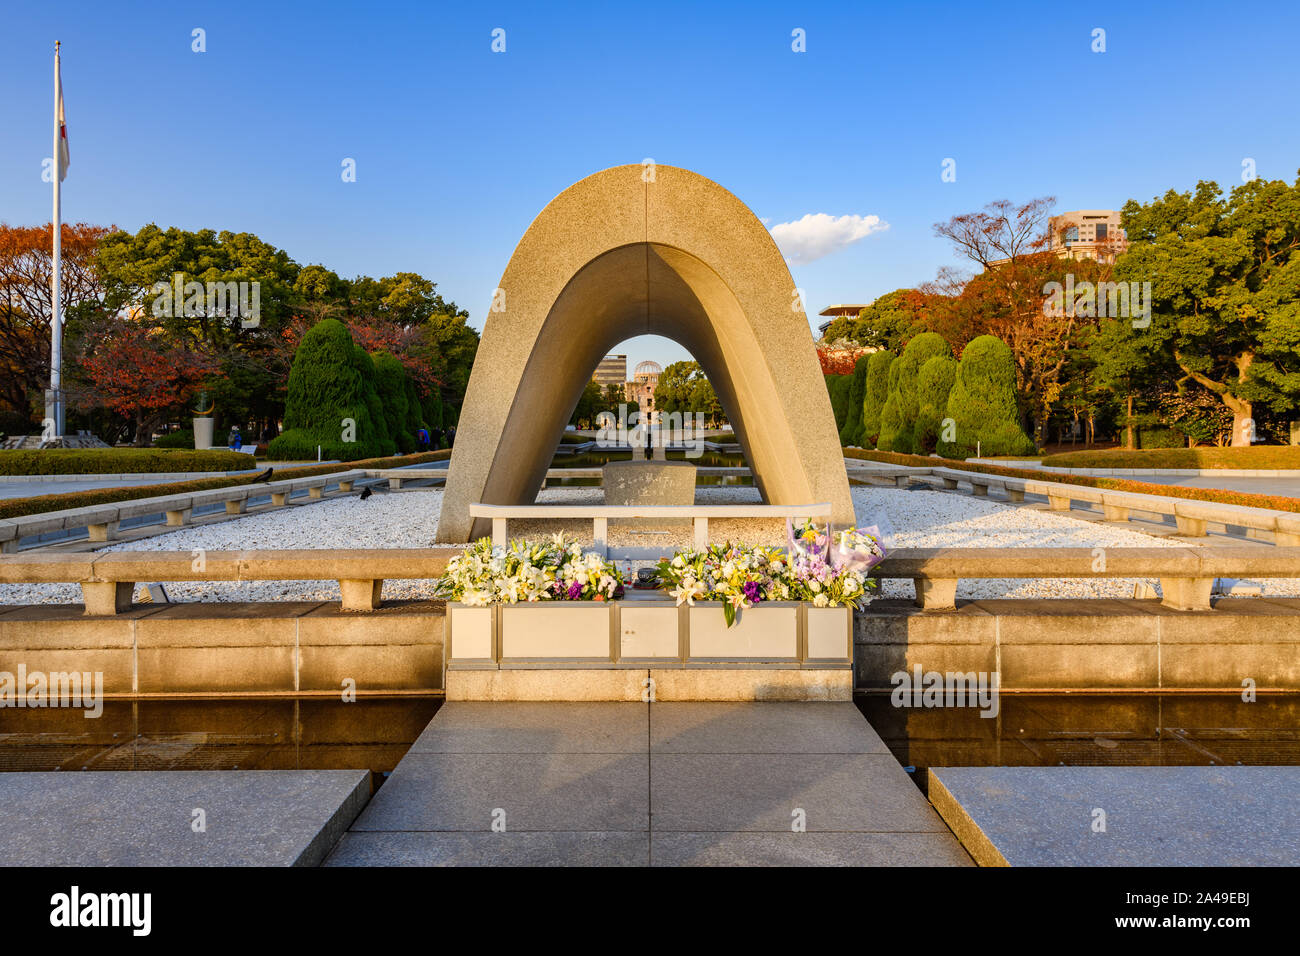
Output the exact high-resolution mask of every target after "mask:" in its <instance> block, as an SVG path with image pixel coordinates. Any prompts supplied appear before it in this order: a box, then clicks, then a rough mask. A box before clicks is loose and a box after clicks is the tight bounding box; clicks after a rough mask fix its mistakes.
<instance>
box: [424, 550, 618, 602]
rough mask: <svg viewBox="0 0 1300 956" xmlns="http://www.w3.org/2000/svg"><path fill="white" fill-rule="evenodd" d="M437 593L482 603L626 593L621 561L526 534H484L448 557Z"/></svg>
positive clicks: (599, 597) (593, 597) (584, 598)
mask: <svg viewBox="0 0 1300 956" xmlns="http://www.w3.org/2000/svg"><path fill="white" fill-rule="evenodd" d="M435 593H436V594H437V595H438V596H439V597H442V598H445V599H446V600H450V601H459V602H461V603H464V604H470V605H476V606H482V605H486V604H517V603H520V602H531V601H605V600H610V599H614V598H619V597H622V595H623V580H622V577H621V576H620V575H619V571H618V566H617V565H615V564H614V562H612V561H607V560H606V559H605V558H603V557H601V556H600V555H599V554H596V553H595V552H594V551H589V552H585V553H584V552H583V550H582V546H581V545H579V544H578V543H577V542H570V541H567V540H566V539H565V537H564V536H563V535H555V536H553V537H551V538H549V539H548V540H546V541H544V542H540V543H533V542H529V541H525V540H523V539H515V540H512V541H511V542H510V543H509V544H508V545H506V546H504V547H503V546H500V545H497V546H493V544H492V540H491V539H490V538H480V539H479V540H478V541H476V542H475V543H474V544H472V545H470V546H469V547H468V548H466V549H465V550H464V551H463V552H462V553H460V554H458V555H457V556H456V557H454V558H452V559H451V560H450V561H449V562H447V570H446V571H445V572H444V573H443V576H442V577H441V578H439V579H438V584H437V585H436V587H435Z"/></svg>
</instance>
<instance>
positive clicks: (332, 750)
mask: <svg viewBox="0 0 1300 956" xmlns="http://www.w3.org/2000/svg"><path fill="white" fill-rule="evenodd" d="M441 704H442V698H439V697H375V698H366V697H362V698H359V699H358V700H357V701H356V702H355V703H343V702H342V701H340V700H338V699H337V698H333V699H316V698H306V699H297V700H292V699H282V698H277V699H247V698H246V699H239V700H117V701H114V700H107V701H105V702H104V713H103V715H102V716H101V717H99V718H98V719H87V718H85V717H84V716H82V714H83V712H82V711H81V710H71V709H52V710H45V709H41V710H29V709H21V710H19V709H10V708H6V709H5V710H3V711H0V771H7V770H45V771H48V770H335V769H337V770H343V769H358V770H371V771H376V772H385V771H389V770H392V769H393V767H395V766H396V765H397V762H398V761H399V760H401V759H402V755H403V754H405V753H406V751H407V750H408V749H409V748H410V746H411V744H412V743H413V742H414V741H415V738H416V737H418V736H419V735H420V731H422V730H424V728H425V725H427V724H428V723H429V721H430V720H432V719H433V715H434V714H435V713H437V711H438V708H439V706H441Z"/></svg>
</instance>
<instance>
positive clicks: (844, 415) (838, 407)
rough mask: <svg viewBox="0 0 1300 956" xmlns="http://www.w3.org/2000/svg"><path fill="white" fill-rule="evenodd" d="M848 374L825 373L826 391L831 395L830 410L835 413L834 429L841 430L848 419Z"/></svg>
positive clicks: (849, 377)
mask: <svg viewBox="0 0 1300 956" xmlns="http://www.w3.org/2000/svg"><path fill="white" fill-rule="evenodd" d="M851 378H852V376H850V375H827V376H826V391H827V392H829V393H830V396H831V411H832V412H834V413H835V430H836V431H841V430H842V429H843V428H844V425H845V423H846V422H847V421H848V420H849V387H850V385H851V384H852V383H851V382H850V379H851Z"/></svg>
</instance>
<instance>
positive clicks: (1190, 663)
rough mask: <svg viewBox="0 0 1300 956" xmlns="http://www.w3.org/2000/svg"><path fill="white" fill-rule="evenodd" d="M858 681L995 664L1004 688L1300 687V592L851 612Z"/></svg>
mask: <svg viewBox="0 0 1300 956" xmlns="http://www.w3.org/2000/svg"><path fill="white" fill-rule="evenodd" d="M853 650H854V686H855V688H857V689H858V690H869V689H881V688H888V687H890V686H892V682H891V678H892V677H893V675H894V674H897V673H898V672H900V671H907V672H909V673H914V669H915V668H916V667H918V666H919V667H920V668H921V670H922V672H931V671H936V672H940V673H949V672H953V673H956V672H960V673H970V672H976V673H985V674H991V673H997V674H998V675H999V685H1000V687H1001V689H1002V690H1006V691H1020V690H1023V691H1047V690H1058V691H1061V690H1076V691H1077V690H1093V689H1095V690H1159V689H1164V690H1208V691H1225V690H1226V691H1235V692H1238V693H1240V692H1241V691H1242V689H1243V684H1244V682H1245V681H1253V682H1254V684H1253V686H1254V687H1255V688H1256V689H1258V690H1261V691H1266V690H1286V691H1297V690H1300V600H1295V599H1288V598H1276V599H1261V598H1224V599H1221V600H1218V601H1216V602H1215V604H1214V609H1213V610H1212V611H1208V612H1207V611H1175V610H1171V609H1169V608H1166V607H1163V606H1161V604H1160V603H1159V602H1158V601H1151V600H996V601H971V602H960V603H959V605H958V607H957V609H956V610H953V611H923V610H921V609H919V608H916V607H914V606H912V605H911V604H909V603H907V602H902V601H887V600H881V601H876V602H873V603H872V604H871V605H869V606H868V608H867V610H866V611H864V612H861V613H859V614H857V615H855V621H854V648H853Z"/></svg>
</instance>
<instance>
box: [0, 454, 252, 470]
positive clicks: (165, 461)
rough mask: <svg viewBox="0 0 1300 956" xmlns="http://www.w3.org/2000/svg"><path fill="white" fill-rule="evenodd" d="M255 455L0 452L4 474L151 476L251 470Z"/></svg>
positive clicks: (0, 463) (0, 464)
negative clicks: (170, 473)
mask: <svg viewBox="0 0 1300 956" xmlns="http://www.w3.org/2000/svg"><path fill="white" fill-rule="evenodd" d="M256 467H257V459H255V458H254V457H253V456H252V455H245V454H243V453H242V452H233V451H195V450H194V449H193V448H190V449H188V450H187V449H182V448H178V449H169V448H47V449H44V450H42V451H36V450H24V451H0V475H125V474H131V475H147V474H152V473H155V472H167V471H247V470H248V469H250V468H256Z"/></svg>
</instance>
